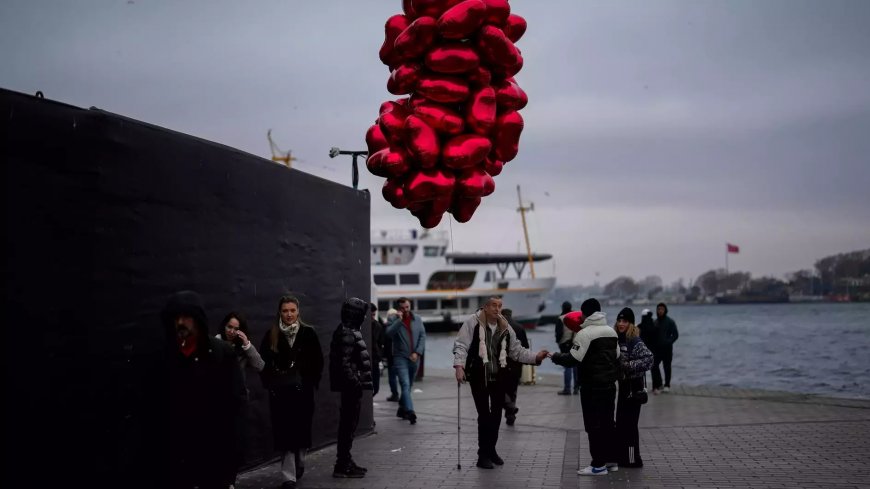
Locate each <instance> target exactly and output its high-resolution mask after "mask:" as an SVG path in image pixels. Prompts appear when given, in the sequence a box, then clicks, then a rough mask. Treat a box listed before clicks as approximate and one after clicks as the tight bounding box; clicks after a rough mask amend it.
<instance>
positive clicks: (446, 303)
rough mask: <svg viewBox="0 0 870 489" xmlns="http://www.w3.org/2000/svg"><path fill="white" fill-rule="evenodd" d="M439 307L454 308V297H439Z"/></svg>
mask: <svg viewBox="0 0 870 489" xmlns="http://www.w3.org/2000/svg"><path fill="white" fill-rule="evenodd" d="M441 309H456V299H441Z"/></svg>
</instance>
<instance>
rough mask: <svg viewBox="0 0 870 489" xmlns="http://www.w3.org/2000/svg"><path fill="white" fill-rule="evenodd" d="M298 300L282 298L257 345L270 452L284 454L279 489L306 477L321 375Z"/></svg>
mask: <svg viewBox="0 0 870 489" xmlns="http://www.w3.org/2000/svg"><path fill="white" fill-rule="evenodd" d="M299 312H300V311H299V300H298V299H296V298H295V297H292V296H284V297H281V300H280V301H279V302H278V317H277V320H276V322H275V324H273V325H272V328H271V329H269V331H268V332H267V333H266V336H265V337H264V338H263V342H262V344H261V345H260V352H261V355H262V356H263V361H264V362H265V364H266V365H265V367H264V368H263V371H262V374H261V375H262V378H263V386H264V387H265V388H266V389H267V390H268V391H269V407H270V409H271V419H272V435H273V437H274V442H275V449H277V450H280V451H282V452H283V453H284V456H283V460H282V463H281V476H282V479H283V480H284V482H283V484H282V485H281V487H282V489H293V488H295V487H296V480H297V479H298V478H300V477H302V473H303V472H304V471H305V452H306V450H307V449H308V448H310V447H311V419H312V417H313V415H314V391H315V390H316V389H317V387H318V385H319V384H320V376H321V374H322V372H323V353H322V351H321V349H320V340H318V339H317V332H315V331H314V328H312V327H311V326H309V325H307V324H305V323H303V322H302V320H301V319H300V315H299Z"/></svg>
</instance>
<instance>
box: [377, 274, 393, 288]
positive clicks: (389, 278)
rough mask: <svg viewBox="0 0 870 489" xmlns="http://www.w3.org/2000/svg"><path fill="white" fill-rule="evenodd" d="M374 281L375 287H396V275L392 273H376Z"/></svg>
mask: <svg viewBox="0 0 870 489" xmlns="http://www.w3.org/2000/svg"><path fill="white" fill-rule="evenodd" d="M374 279H375V285H396V275H395V274H392V273H390V274H385V273H376V274H375V277H374Z"/></svg>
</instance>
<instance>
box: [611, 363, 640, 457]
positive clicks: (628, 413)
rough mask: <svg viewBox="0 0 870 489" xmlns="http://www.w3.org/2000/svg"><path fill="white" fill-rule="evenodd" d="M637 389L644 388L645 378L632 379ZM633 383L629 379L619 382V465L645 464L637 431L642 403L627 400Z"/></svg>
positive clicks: (617, 442)
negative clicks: (641, 456)
mask: <svg viewBox="0 0 870 489" xmlns="http://www.w3.org/2000/svg"><path fill="white" fill-rule="evenodd" d="M631 382H632V384H633V387H634V389H635V390H639V389H641V388H643V380H641V379H635V380H633V381H631ZM632 384H630V383H629V382H628V381H620V382H619V397H618V398H617V401H616V444H615V445H616V448H615V450H616V451H615V454H616V455H615V456H616V462H617V463H618V464H619V465H629V466H639V465H643V460H642V459H641V458H640V433H638V431H637V421H638V419H640V407H641V405H640V404H638V403H636V402H630V401H627V400H626V397H627V396H628V393H629V389H631V388H632Z"/></svg>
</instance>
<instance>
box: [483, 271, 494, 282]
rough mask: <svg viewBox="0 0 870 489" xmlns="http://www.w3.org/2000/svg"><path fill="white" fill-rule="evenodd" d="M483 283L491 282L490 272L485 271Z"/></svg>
mask: <svg viewBox="0 0 870 489" xmlns="http://www.w3.org/2000/svg"><path fill="white" fill-rule="evenodd" d="M483 281H484V282H492V272H490V271H487V272H486V275H484V276H483Z"/></svg>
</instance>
